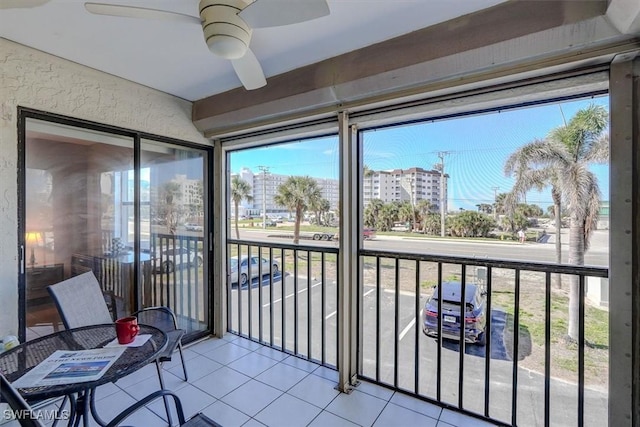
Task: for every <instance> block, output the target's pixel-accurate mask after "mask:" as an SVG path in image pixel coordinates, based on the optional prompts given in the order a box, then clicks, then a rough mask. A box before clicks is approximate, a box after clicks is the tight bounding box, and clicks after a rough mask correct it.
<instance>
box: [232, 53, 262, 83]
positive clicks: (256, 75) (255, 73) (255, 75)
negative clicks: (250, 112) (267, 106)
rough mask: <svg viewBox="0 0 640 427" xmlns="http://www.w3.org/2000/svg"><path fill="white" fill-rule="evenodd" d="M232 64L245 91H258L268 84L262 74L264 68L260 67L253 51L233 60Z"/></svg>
mask: <svg viewBox="0 0 640 427" xmlns="http://www.w3.org/2000/svg"><path fill="white" fill-rule="evenodd" d="M231 64H232V65H233V69H234V70H236V74H237V75H238V78H239V79H240V81H241V82H242V85H243V86H244V87H245V89H247V90H253V89H258V88H261V87H262V86H265V85H266V84H267V80H266V79H265V78H264V73H263V72H262V66H260V63H259V62H258V58H256V55H255V54H254V53H253V52H251V50H247V53H245V54H244V56H243V57H242V58H238V59H232V60H231Z"/></svg>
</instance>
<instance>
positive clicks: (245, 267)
mask: <svg viewBox="0 0 640 427" xmlns="http://www.w3.org/2000/svg"><path fill="white" fill-rule="evenodd" d="M230 264H231V271H230V272H229V276H230V277H231V283H240V286H244V285H246V284H247V282H248V281H249V258H248V257H246V256H243V257H242V258H241V260H240V269H239V270H240V277H239V280H240V281H239V282H238V257H237V256H234V257H231V259H230ZM260 264H262V274H263V275H266V274H269V273H271V272H273V274H274V275H276V274H278V273H279V272H280V264H278V262H277V261H275V260H274V261H273V263H270V262H269V260H268V259H266V258H260V257H258V256H252V257H251V278H252V279H253V278H255V277H258V274H259V268H260Z"/></svg>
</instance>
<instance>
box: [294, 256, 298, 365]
mask: <svg viewBox="0 0 640 427" xmlns="http://www.w3.org/2000/svg"><path fill="white" fill-rule="evenodd" d="M293 354H295V355H296V356H297V355H298V249H294V250H293Z"/></svg>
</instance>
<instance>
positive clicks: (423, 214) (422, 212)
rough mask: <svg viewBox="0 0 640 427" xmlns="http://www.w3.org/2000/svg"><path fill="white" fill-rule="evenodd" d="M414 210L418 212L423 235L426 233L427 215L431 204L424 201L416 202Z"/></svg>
mask: <svg viewBox="0 0 640 427" xmlns="http://www.w3.org/2000/svg"><path fill="white" fill-rule="evenodd" d="M416 210H417V211H418V216H419V217H420V222H421V223H422V234H425V233H426V232H427V222H426V219H427V215H429V213H430V212H431V202H430V201H428V200H426V199H421V200H418V203H417V204H416Z"/></svg>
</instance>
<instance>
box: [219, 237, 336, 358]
mask: <svg viewBox="0 0 640 427" xmlns="http://www.w3.org/2000/svg"><path fill="white" fill-rule="evenodd" d="M227 254H228V257H227V258H228V265H227V274H228V276H227V279H228V280H227V316H228V317H227V324H228V330H229V331H230V332H232V333H235V334H238V335H241V336H243V337H246V338H249V339H252V340H254V341H257V342H259V343H262V344H264V345H268V346H270V347H273V348H275V349H277V350H280V351H283V352H286V353H289V354H293V355H296V356H299V357H302V358H305V359H308V360H311V361H314V362H316V363H320V364H322V365H325V366H329V367H335V366H336V365H337V350H338V349H337V336H338V335H337V333H338V331H337V324H338V322H337V320H338V319H337V316H338V315H339V314H338V311H337V307H338V286H337V281H338V262H337V254H338V249H337V248H331V247H329V248H325V247H318V246H303V245H284V244H277V243H259V242H251V241H243V240H228V241H227Z"/></svg>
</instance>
